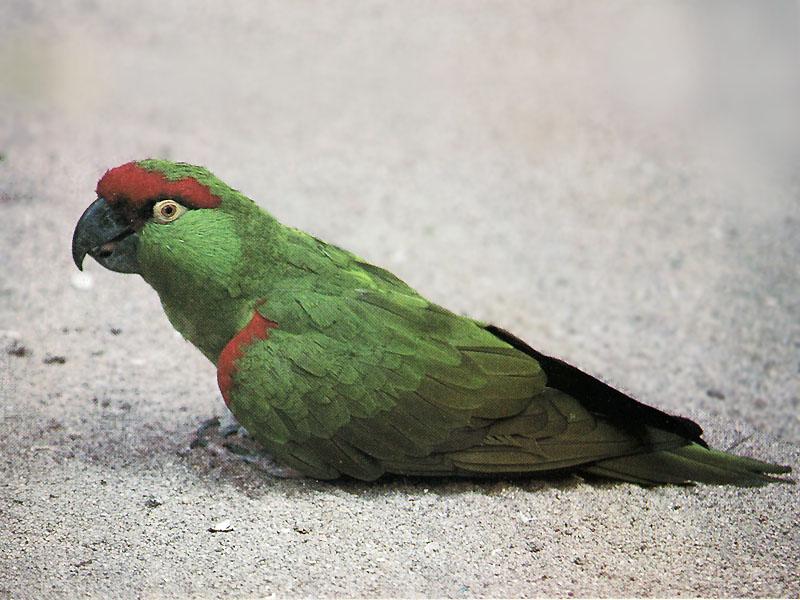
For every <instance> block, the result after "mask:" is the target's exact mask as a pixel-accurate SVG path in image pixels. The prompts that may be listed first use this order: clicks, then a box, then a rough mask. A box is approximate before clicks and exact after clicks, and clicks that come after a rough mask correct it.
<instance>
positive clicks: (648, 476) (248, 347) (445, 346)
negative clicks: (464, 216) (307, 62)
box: [138, 160, 788, 484]
mask: <svg viewBox="0 0 800 600" xmlns="http://www.w3.org/2000/svg"><path fill="white" fill-rule="evenodd" d="M138 164H139V166H140V167H142V168H144V169H146V170H149V171H158V172H161V173H163V174H164V175H165V176H166V178H167V179H168V180H170V181H178V180H181V179H183V178H186V177H191V178H194V179H196V180H197V181H198V182H200V183H201V184H203V185H205V186H207V187H208V188H209V189H210V191H211V192H212V193H213V194H215V195H216V196H218V197H219V198H221V200H222V202H221V205H220V206H219V207H216V208H208V209H197V210H189V211H188V212H186V213H185V214H184V215H183V216H181V217H180V218H179V219H177V220H175V221H174V222H172V223H168V224H158V223H156V222H154V221H148V222H147V223H145V224H144V226H143V227H142V228H141V230H140V231H139V232H138V236H139V246H138V263H139V265H140V273H141V275H142V276H143V277H144V279H145V280H146V281H147V282H148V283H149V284H150V285H152V286H153V288H155V290H156V291H157V292H158V294H159V296H160V298H161V301H162V303H163V306H164V309H165V311H166V313H167V315H168V317H169V319H170V321H171V322H172V323H173V325H174V326H175V327H176V329H178V331H180V332H181V333H182V334H183V335H184V336H185V337H186V338H187V339H188V340H189V341H191V342H192V343H193V344H194V345H195V346H197V347H198V348H199V349H200V350H201V351H202V352H203V353H204V354H205V355H206V356H207V357H208V358H209V359H210V360H212V361H214V362H215V363H217V362H218V359H219V357H220V353H221V352H222V351H223V348H225V346H226V345H227V344H228V343H229V342H230V341H231V340H232V339H233V338H234V336H236V334H237V332H239V331H241V330H242V329H243V328H245V327H246V326H247V325H248V323H249V322H250V321H251V319H252V318H253V314H254V311H259V313H260V314H261V315H263V316H264V317H265V318H267V319H269V320H270V321H272V322H274V323H277V327H275V328H272V329H270V330H269V335H268V337H267V338H266V339H252V340H248V341H247V343H244V344H242V345H241V347H239V348H238V354H237V356H236V360H235V362H234V363H233V368H232V369H231V377H232V385H231V386H230V389H229V390H227V392H228V393H227V400H228V401H229V406H230V409H231V411H232V412H233V413H234V415H235V416H236V418H237V419H238V420H239V421H240V423H241V424H242V425H243V426H244V427H245V428H246V429H247V430H248V431H249V432H250V433H251V434H252V435H253V436H254V437H255V438H256V439H257V440H258V441H259V442H261V443H262V444H263V445H264V446H265V447H266V448H267V449H268V450H269V451H270V452H272V453H274V454H275V455H276V456H277V457H278V458H279V459H280V460H282V461H283V462H285V463H286V464H288V465H290V466H292V467H294V468H296V469H298V470H300V471H301V472H303V473H305V474H307V475H310V476H312V477H317V478H322V479H329V478H336V477H339V476H342V475H346V476H350V477H355V478H359V479H366V480H372V479H376V478H378V477H380V476H381V475H383V474H384V473H400V474H410V475H466V476H479V475H498V474H535V473H543V472H547V471H554V470H560V469H573V470H578V471H582V472H585V473H593V474H597V475H602V476H607V477H612V478H617V479H622V480H627V481H634V482H638V483H646V484H649V483H661V482H667V483H685V482H689V481H694V480H696V481H705V482H711V483H736V484H760V483H764V482H766V481H769V480H770V477H769V476H768V475H767V474H769V473H784V472H786V471H787V470H788V469H786V468H785V467H779V466H775V465H770V464H767V463H763V462H760V461H754V460H752V459H745V458H740V457H736V456H733V455H730V454H725V453H721V452H717V451H713V450H709V449H707V448H705V447H704V445H703V442H702V440H701V439H700V438H699V431H700V430H699V428H697V427H696V426H695V425H694V424H691V423H690V422H688V421H686V420H682V419H679V418H676V417H671V416H669V415H665V414H664V413H660V412H659V411H656V410H655V409H652V408H649V407H645V406H643V405H640V404H638V403H635V402H634V401H633V400H630V399H627V397H624V396H623V395H622V394H619V392H614V391H613V390H612V392H613V394H611V395H610V396H609V393H610V392H608V389H610V388H608V389H606V388H605V387H603V384H601V383H599V382H596V381H595V380H593V379H592V378H590V377H588V376H586V375H585V374H583V373H580V372H579V371H577V370H576V369H574V370H572V371H570V369H572V367H569V366H567V365H564V364H563V363H558V365H556V364H555V363H553V364H554V366H553V368H552V372H550V373H548V372H547V366H548V365H549V364H550V363H548V362H547V361H543V360H542V357H541V355H538V353H536V352H535V351H533V350H532V349H528V348H527V346H525V345H524V343H522V342H521V341H518V340H516V338H513V336H510V334H506V335H505V337H504V336H503V335H498V333H497V332H498V331H499V330H492V329H489V328H487V327H486V326H485V325H484V324H481V323H478V322H476V321H474V320H472V319H469V318H465V317H461V316H458V315H455V314H453V313H451V312H449V311H447V310H446V309H444V308H442V307H440V306H437V305H435V304H433V303H431V302H428V301H427V300H425V299H424V298H422V297H421V296H420V295H419V294H417V293H416V292H415V291H414V290H412V289H411V288H410V287H408V286H407V285H406V284H405V283H403V282H402V281H400V280H399V279H398V278H396V277H395V276H394V275H392V274H391V273H389V272H387V271H385V270H383V269H380V268H378V267H375V266H373V265H370V264H368V263H365V262H364V261H363V260H361V259H360V258H358V257H356V256H354V255H352V254H350V253H349V252H346V251H344V250H342V249H340V248H337V247H335V246H332V245H330V244H326V243H324V242H322V241H320V240H318V239H315V238H314V237H312V236H310V235H307V234H305V233H303V232H300V231H297V230H295V229H291V228H289V227H285V226H283V225H281V224H280V223H278V222H277V221H276V220H275V219H274V218H273V217H272V216H270V215H269V214H267V213H266V212H264V211H263V210H261V209H260V208H259V207H257V206H256V205H255V204H254V203H253V202H252V201H250V200H249V199H247V198H246V197H245V196H243V195H242V194H240V193H239V192H236V191H235V190H232V189H231V188H229V187H228V186H227V185H225V184H224V183H222V182H221V181H219V180H218V179H216V178H215V177H214V176H213V175H211V174H210V173H209V172H208V171H206V170H205V169H202V168H199V167H193V166H189V165H184V164H180V163H170V162H166V161H155V160H148V161H142V162H140V163H138ZM177 200H178V201H180V199H179V198H178V199H177ZM548 360H551V359H548ZM218 366H219V368H221V369H222V368H223V367H225V366H226V365H218ZM557 369H560V370H559V371H558V372H556V370H557ZM573 375H574V378H575V379H574V381H580V382H583V383H581V385H580V386H577V387H575V390H577V391H571V390H573V388H572V386H571V385H569V382H570V381H573ZM562 380H563V381H565V382H566V383H565V384H564V385H561V384H559V387H560V389H555V387H554V386H556V383H557V381H562ZM548 385H549V387H548ZM568 392H569V393H568ZM570 394H574V396H573V395H570ZM614 394H617V395H618V396H619V397H621V398H625V402H623V403H622V404H615V402H616V401H615V400H614V398H615V396H614ZM628 402H630V404H627V403H628ZM692 426H694V428H696V432H697V433H695V429H692Z"/></svg>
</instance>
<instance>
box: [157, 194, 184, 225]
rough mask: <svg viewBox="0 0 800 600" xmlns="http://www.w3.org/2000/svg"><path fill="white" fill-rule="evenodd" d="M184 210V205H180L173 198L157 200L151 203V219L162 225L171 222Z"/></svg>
mask: <svg viewBox="0 0 800 600" xmlns="http://www.w3.org/2000/svg"><path fill="white" fill-rule="evenodd" d="M185 212H186V207H185V206H181V205H180V204H178V203H177V202H175V200H172V199H170V198H168V199H167V200H159V201H158V202H156V203H155V204H154V205H153V220H155V222H156V223H161V224H162V225H164V224H166V223H171V222H172V221H174V220H175V219H177V218H178V217H180V216H181V215H182V214H183V213H185Z"/></svg>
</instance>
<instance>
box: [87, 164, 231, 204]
mask: <svg viewBox="0 0 800 600" xmlns="http://www.w3.org/2000/svg"><path fill="white" fill-rule="evenodd" d="M97 196H98V197H99V198H105V199H106V201H107V202H108V203H109V204H112V205H113V204H125V205H128V206H129V207H139V206H142V205H144V204H147V203H148V202H150V201H151V200H155V199H159V198H176V199H180V201H181V203H182V204H185V205H187V206H190V207H192V208H215V207H217V206H219V205H220V202H221V200H220V198H219V197H218V196H215V195H214V194H212V193H211V190H209V189H208V188H207V187H206V186H204V185H203V184H202V183H200V182H199V181H197V180H196V179H193V178H191V177H185V178H183V179H178V180H177V181H170V180H169V179H167V178H166V177H165V176H164V174H163V173H160V172H159V171H148V170H147V169H143V168H142V167H140V166H139V165H137V164H136V163H135V162H129V163H125V164H124V165H121V166H119V167H114V168H113V169H110V170H108V171H106V174H105V175H103V177H102V178H101V179H100V181H99V182H98V183H97Z"/></svg>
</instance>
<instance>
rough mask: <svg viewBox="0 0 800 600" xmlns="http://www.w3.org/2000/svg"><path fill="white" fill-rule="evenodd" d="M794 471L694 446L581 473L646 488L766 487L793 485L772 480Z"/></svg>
mask: <svg viewBox="0 0 800 600" xmlns="http://www.w3.org/2000/svg"><path fill="white" fill-rule="evenodd" d="M791 470H792V469H791V468H790V467H786V466H782V465H773V464H770V463H765V462H761V461H760V460H754V459H752V458H745V457H743V456H735V455H733V454H727V453H725V452H721V451H719V450H712V449H709V448H704V447H703V446H700V445H699V444H695V443H691V444H688V445H686V446H683V447H681V448H676V449H675V450H661V451H659V452H650V453H647V454H636V455H633V456H623V457H620V458H612V459H609V460H603V461H600V462H597V463H595V464H593V465H591V466H587V467H583V468H582V471H584V472H586V473H591V474H593V475H602V476H604V477H611V478H613V479H621V480H623V481H630V482H633V483H639V484H643V485H655V484H660V483H673V484H690V483H693V482H697V483H712V484H730V485H740V486H758V485H764V484H766V483H773V482H782V483H793V481H792V480H791V479H783V478H779V477H773V476H772V475H779V474H784V473H789V472H790V471H791Z"/></svg>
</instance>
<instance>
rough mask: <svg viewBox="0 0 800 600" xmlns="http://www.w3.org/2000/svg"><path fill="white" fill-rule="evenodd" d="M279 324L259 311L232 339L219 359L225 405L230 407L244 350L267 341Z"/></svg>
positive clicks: (218, 369)
mask: <svg viewBox="0 0 800 600" xmlns="http://www.w3.org/2000/svg"><path fill="white" fill-rule="evenodd" d="M277 326H278V324H277V323H275V322H274V321H270V320H269V319H267V318H266V317H264V316H263V315H262V314H261V313H259V312H258V311H257V310H255V311H253V317H252V318H251V319H250V322H249V323H248V324H247V325H245V327H244V328H243V329H242V330H241V331H240V332H239V333H237V334H236V335H235V336H233V337H232V338H231V341H229V342H228V343H227V344H226V345H225V347H224V348H223V349H222V352H220V353H219V358H218V359H217V384H218V385H219V391H220V392H222V397H223V399H224V400H225V405H226V406H229V405H230V403H231V401H230V391H231V388H232V387H233V374H234V373H235V372H236V361H237V360H239V359H240V358H241V357H242V355H243V354H244V349H245V348H246V347H247V346H249V345H250V344H252V343H253V342H255V341H256V340H265V339H267V338H268V337H269V330H270V329H274V328H275V327H277Z"/></svg>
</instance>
